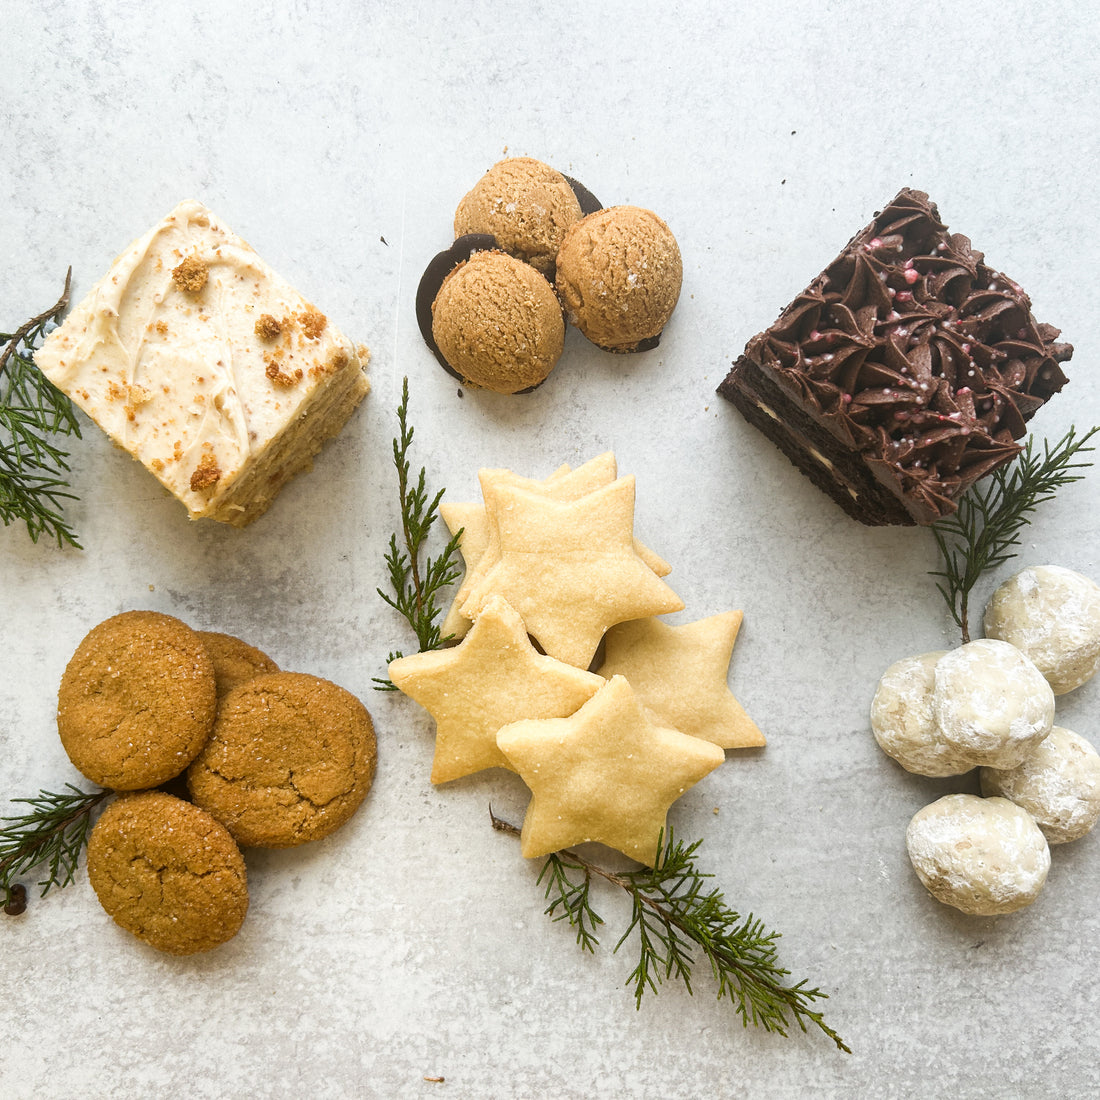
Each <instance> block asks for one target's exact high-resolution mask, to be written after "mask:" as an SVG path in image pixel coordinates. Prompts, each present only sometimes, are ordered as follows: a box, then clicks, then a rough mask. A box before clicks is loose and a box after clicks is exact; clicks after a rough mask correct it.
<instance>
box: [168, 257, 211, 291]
mask: <svg viewBox="0 0 1100 1100" xmlns="http://www.w3.org/2000/svg"><path fill="white" fill-rule="evenodd" d="M209 275H210V269H209V267H207V265H206V261H205V260H200V259H199V258H198V256H188V257H187V259H186V260H184V261H183V262H182V263H180V264H179V265H178V266H177V267H175V268H173V269H172V281H173V282H174V283H175V284H176V286H178V287H179V288H180V290H183V291H185V292H186V293H188V294H198V293H199V292H200V291H201V290H202V288H203V287H204V286H206V280H207V278H208V276H209Z"/></svg>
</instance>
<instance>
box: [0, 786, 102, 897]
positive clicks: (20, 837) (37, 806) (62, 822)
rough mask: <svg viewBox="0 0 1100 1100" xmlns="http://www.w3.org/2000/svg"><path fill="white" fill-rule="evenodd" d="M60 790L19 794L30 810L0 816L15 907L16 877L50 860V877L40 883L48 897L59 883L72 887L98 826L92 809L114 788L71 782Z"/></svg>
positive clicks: (2, 879)
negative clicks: (88, 788) (86, 787)
mask: <svg viewBox="0 0 1100 1100" xmlns="http://www.w3.org/2000/svg"><path fill="white" fill-rule="evenodd" d="M65 787H66V790H64V791H61V792H59V793H54V792H52V791H39V792H38V794H37V796H35V797H34V798H13V799H12V802H18V803H22V804H24V805H26V806H29V807H30V812H29V813H25V814H19V815H15V816H10V817H0V891H2V892H3V900H4V906H5V908H7V907H9V906H11V904H12V901H13V896H14V894H15V892H16V887H17V886H18V884H17V883H16V882H15V879H16V878H17V877H18V876H19V875H24V874H26V873H27V872H29V871H32V870H33V869H34V868H36V867H38V866H40V865H43V864H45V867H46V872H47V874H46V878H45V879H43V880H42V881H41V882H40V883H39V884H38V885H39V886H41V887H42V895H41V896H42V897H45V896H46V894H47V893H49V891H50V888H51V887H53V886H57V887H59V888H60V887H62V886H68V885H69V883H70V882H72V881H73V876H74V875H75V874H76V867H77V863H78V861H79V859H80V853H81V852H82V851H83V849H84V845H85V844H86V843H87V840H88V833H89V831H90V830H91V826H92V811H93V810H94V809H95V808H96V806H98V805H99V804H100V803H101V802H102V801H103V800H104V799H105V798H107V797H108V795H110V794H111V792H110V791H109V790H98V791H82V790H80V789H79V788H77V787H74V786H73V785H72V784H71V783H66V784H65Z"/></svg>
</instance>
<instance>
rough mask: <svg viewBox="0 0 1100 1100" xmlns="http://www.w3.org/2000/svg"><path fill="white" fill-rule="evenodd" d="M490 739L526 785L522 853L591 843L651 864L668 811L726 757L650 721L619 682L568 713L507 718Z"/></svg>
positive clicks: (611, 682)
mask: <svg viewBox="0 0 1100 1100" xmlns="http://www.w3.org/2000/svg"><path fill="white" fill-rule="evenodd" d="M497 743H498V745H499V746H500V748H501V750H502V751H503V752H504V755H505V756H507V757H508V759H509V760H510V761H511V762H512V765H513V766H514V768H515V770H516V771H518V772H519V774H520V775H521V776H522V777H523V780H524V782H525V783H526V784H527V786H528V787H530V788H531V802H530V805H529V806H528V807H527V815H526V817H525V818H524V821H523V830H522V833H521V838H520V841H521V847H522V851H523V854H524V855H525V856H528V857H535V856H544V855H547V854H548V853H550V852H556V851H559V850H561V849H562V848H568V847H569V846H570V845H573V844H581V843H583V842H584V841H588V840H598V841H600V842H601V843H603V844H606V845H608V846H609V847H611V848H616V849H618V850H619V851H620V852H622V853H624V854H625V855H628V856H630V857H631V858H632V859H636V860H639V861H640V862H642V863H647V864H649V865H650V866H652V864H653V862H654V861H655V860H656V858H657V855H658V842H659V838H660V835H661V831H662V830H663V829H664V827H665V819H666V817H667V815H668V808H669V806H671V805H672V803H673V802H675V801H676V799H677V798H679V797H680V795H682V794H683V793H684V791H686V790H687V789H688V788H689V787H691V786H693V785H694V784H695V783H697V782H698V781H699V780H700V779H702V778H703V776H704V775H706V774H707V773H708V772H710V771H713V770H714V769H715V768H716V767H718V765H719V764H721V763H722V761H723V760H724V759H725V754H724V753H723V752H722V750H721V749H720V748H718V746H717V745H712V744H711V743H710V742H709V741H702V740H700V739H699V738H698V737H689V736H688V735H687V734H686V733H680V732H679V731H678V730H673V729H666V728H665V727H663V726H658V725H656V724H655V723H654V722H653V721H652V719H651V717H650V714H649V713H648V712H647V711H646V710H645V708H644V707H643V706H642V704H641V703H640V702H639V701H638V698H637V696H636V695H635V694H634V692H633V690H632V689H631V687H630V685H629V684H628V683H627V682H626V680H625V679H623V677H622V676H616V677H615V678H614V679H612V680H609V681H608V682H607V684H606V685H605V686H604V687H602V688H601V689H600V690H599V691H598V692H597V693H596V694H595V695H594V696H593V697H592V699H590V700H589V701H588V702H587V703H585V704H584V706H582V707H581V708H580V710H578V711H577V712H576V713H575V714H574V715H572V717H569V718H546V719H542V720H541V721H524V722H515V723H513V724H512V725H510V726H505V727H504V728H503V729H502V730H501V731H500V733H498V734H497Z"/></svg>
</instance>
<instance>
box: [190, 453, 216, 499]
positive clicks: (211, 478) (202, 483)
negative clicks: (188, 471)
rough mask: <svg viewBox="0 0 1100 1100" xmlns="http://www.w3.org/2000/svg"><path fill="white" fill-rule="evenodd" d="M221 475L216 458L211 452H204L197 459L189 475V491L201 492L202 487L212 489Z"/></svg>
mask: <svg viewBox="0 0 1100 1100" xmlns="http://www.w3.org/2000/svg"><path fill="white" fill-rule="evenodd" d="M221 476H222V472H221V470H220V469H219V468H218V460H217V459H216V458H215V457H214V456H213V455H212V454H205V455H203V456H202V458H200V459H199V464H198V465H197V466H196V467H195V472H194V473H193V474H192V475H191V491H192V492H193V493H201V492H202V491H203V490H204V489H212V488H213V487H214V486H215V485H217V483H218V479H219V478H220V477H221Z"/></svg>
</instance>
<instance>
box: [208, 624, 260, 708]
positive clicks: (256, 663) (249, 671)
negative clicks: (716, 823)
mask: <svg viewBox="0 0 1100 1100" xmlns="http://www.w3.org/2000/svg"><path fill="white" fill-rule="evenodd" d="M198 635H199V637H200V638H201V639H202V643H203V645H205V646H206V651H207V653H209V654H210V659H211V660H212V661H213V662H214V678H215V680H216V681H217V687H218V698H219V699H221V698H222V697H223V696H225V695H228V694H229V692H230V691H232V690H233V688H235V687H237V686H239V685H240V684H245V683H247V682H248V681H249V680H252V679H254V678H255V677H257V676H261V675H263V674H264V673H266V672H278V671H279V666H278V665H277V664H276V663H275V662H274V661H273V660H272V659H271V658H270V657H269V656H268V655H267V654H266V653H264V652H263V651H262V650H259V649H257V648H256V647H255V646H251V645H249V644H248V642H242V641H241V639H240V638H235V637H234V636H233V635H232V634H219V633H218V632H217V631H215V630H200V631H199V632H198Z"/></svg>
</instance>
